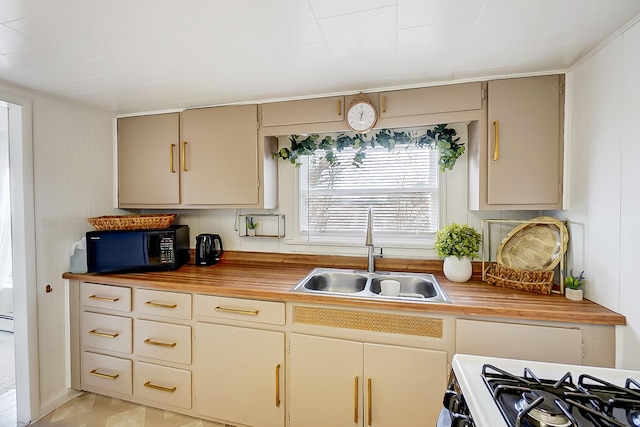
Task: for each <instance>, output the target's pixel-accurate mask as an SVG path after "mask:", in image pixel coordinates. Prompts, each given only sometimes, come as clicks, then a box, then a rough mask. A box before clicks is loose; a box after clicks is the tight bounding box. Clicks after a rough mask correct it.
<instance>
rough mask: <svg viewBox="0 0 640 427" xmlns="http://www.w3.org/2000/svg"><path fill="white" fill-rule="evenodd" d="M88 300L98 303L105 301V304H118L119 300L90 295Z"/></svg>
mask: <svg viewBox="0 0 640 427" xmlns="http://www.w3.org/2000/svg"><path fill="white" fill-rule="evenodd" d="M89 299H95V300H98V301H106V302H118V301H120V298H110V297H101V296H99V295H90V296H89Z"/></svg>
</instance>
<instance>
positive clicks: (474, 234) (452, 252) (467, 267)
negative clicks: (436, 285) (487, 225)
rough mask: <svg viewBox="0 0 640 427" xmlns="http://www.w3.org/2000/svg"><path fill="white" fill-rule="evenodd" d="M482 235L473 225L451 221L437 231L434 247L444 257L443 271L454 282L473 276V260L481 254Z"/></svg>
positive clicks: (463, 280) (464, 280)
mask: <svg viewBox="0 0 640 427" xmlns="http://www.w3.org/2000/svg"><path fill="white" fill-rule="evenodd" d="M481 242H482V235H481V234H480V232H479V231H478V230H477V229H476V228H475V227H473V226H471V225H467V224H462V225H460V224H456V223H451V224H448V225H445V226H444V227H443V228H442V229H441V230H438V231H437V232H436V239H435V241H434V244H433V248H434V250H435V251H436V254H437V255H438V256H439V257H440V258H443V259H444V264H443V267H442V269H443V272H444V275H445V276H446V278H447V279H449V280H451V281H453V282H466V281H467V280H469V279H470V278H471V273H472V266H471V260H472V259H474V258H478V257H479V256H480V254H479V251H480V243H481Z"/></svg>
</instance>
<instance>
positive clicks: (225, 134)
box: [180, 105, 259, 205]
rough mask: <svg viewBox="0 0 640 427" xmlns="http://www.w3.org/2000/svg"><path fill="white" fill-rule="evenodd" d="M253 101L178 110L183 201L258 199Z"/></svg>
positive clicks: (243, 202) (211, 202) (214, 202)
mask: <svg viewBox="0 0 640 427" xmlns="http://www.w3.org/2000/svg"><path fill="white" fill-rule="evenodd" d="M257 108H258V107H257V106H256V105H239V106H226V107H213V108H199V109H192V110H185V111H183V112H182V116H181V120H182V146H181V151H182V153H181V155H182V156H184V157H183V158H182V159H181V162H182V163H181V165H180V171H181V172H180V173H181V184H180V189H181V193H182V204H183V205H256V204H258V202H259V197H258V185H259V183H258V177H259V171H258V160H259V159H258V133H257V132H258V130H257V123H258V110H257Z"/></svg>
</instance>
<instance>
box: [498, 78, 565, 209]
mask: <svg viewBox="0 0 640 427" xmlns="http://www.w3.org/2000/svg"><path fill="white" fill-rule="evenodd" d="M560 87H561V76H558V75H552V76H540V77H526V78H518V79H505V80H495V81H490V82H489V86H488V93H489V95H488V96H489V100H488V117H489V121H488V130H489V137H488V158H487V203H488V204H489V205H516V207H514V208H515V209H523V207H520V208H518V207H517V205H521V206H522V205H530V206H537V207H538V208H544V207H545V206H546V207H547V208H549V209H556V208H560V207H561V202H562V150H563V148H562V147H563V144H562V127H561V123H562V115H563V104H564V103H563V102H561V100H562V99H563V96H562V95H561V91H560Z"/></svg>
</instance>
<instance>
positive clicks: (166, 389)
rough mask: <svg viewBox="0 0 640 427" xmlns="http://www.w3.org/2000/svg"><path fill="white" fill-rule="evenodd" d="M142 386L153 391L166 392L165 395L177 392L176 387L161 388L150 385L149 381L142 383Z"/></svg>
mask: <svg viewBox="0 0 640 427" xmlns="http://www.w3.org/2000/svg"><path fill="white" fill-rule="evenodd" d="M144 386H145V387H149V388H152V389H154V390H160V391H166V392H167V393H173V392H175V391H176V390H177V387H171V388H169V387H162V386H161V385H155V384H151V381H147V382H146V383H144Z"/></svg>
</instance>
